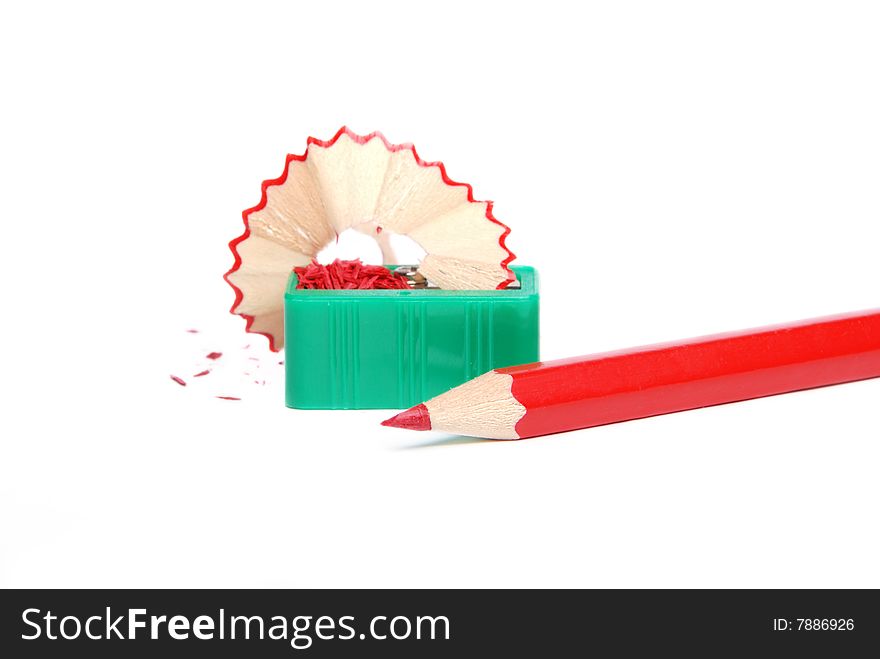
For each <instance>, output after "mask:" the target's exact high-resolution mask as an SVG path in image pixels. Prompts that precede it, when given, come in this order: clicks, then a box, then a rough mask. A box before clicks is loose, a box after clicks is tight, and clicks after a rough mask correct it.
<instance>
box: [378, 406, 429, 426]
mask: <svg viewBox="0 0 880 659" xmlns="http://www.w3.org/2000/svg"><path fill="white" fill-rule="evenodd" d="M382 425H383V426H389V427H390V428H405V429H406V430H430V429H431V415H430V414H429V413H428V408H427V407H425V405H424V404H419V405H416V406H415V407H411V408H409V409H408V410H404V411H403V412H401V413H400V414H397V415H395V416H393V417H391V418H390V419H385V420H384V421H383V422H382Z"/></svg>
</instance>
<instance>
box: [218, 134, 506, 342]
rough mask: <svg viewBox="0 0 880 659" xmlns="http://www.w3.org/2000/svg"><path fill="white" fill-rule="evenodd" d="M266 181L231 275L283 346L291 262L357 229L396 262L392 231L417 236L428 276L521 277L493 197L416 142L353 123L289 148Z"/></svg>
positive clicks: (251, 319) (460, 283) (253, 324)
mask: <svg viewBox="0 0 880 659" xmlns="http://www.w3.org/2000/svg"><path fill="white" fill-rule="evenodd" d="M262 189H263V195H262V199H261V201H260V203H259V204H258V205H257V206H255V207H253V208H251V209H249V210H246V211H244V213H243V219H244V223H245V231H244V233H243V234H242V235H241V236H239V237H238V238H236V239H235V240H233V241H232V242H231V243H230V249H231V250H232V252H233V254H234V255H235V263H234V265H233V267H232V269H231V270H230V271H229V272H228V273H226V280H227V282H229V284H230V285H231V286H232V287H233V288H234V289H235V292H236V299H235V303H234V304H233V307H232V312H233V313H237V314H239V315H241V316H243V317H244V318H246V319H247V330H248V331H250V332H255V333H259V334H264V335H265V336H267V337H268V339H269V343H270V347H271V348H272V349H273V350H279V349H280V348H281V347H282V345H283V340H284V335H283V323H284V321H283V308H282V307H283V293H284V288H285V284H286V282H287V278H288V275H289V274H290V271H291V269H292V268H294V267H297V266H299V267H304V266H308V264H310V263H311V262H312V261H313V260H314V259H315V257H316V256H317V254H318V252H320V251H321V250H322V249H323V248H324V247H326V246H327V245H328V244H330V243H331V242H332V241H333V240H335V239H336V238H337V237H338V236H339V235H340V234H342V233H343V232H344V231H346V230H348V229H356V230H358V231H361V232H363V233H365V234H367V235H370V236H372V237H373V238H375V239H376V241H377V242H378V244H379V246H380V248H381V250H382V254H383V261H384V262H385V263H392V262H393V261H394V255H393V252H392V250H391V248H390V241H389V234H398V235H404V236H408V237H409V238H411V239H412V240H414V241H415V242H416V243H418V244H419V245H420V246H421V247H422V248H423V249H424V250H425V252H426V257H425V259H424V261H423V264H422V266H421V269H423V275H424V276H425V277H427V278H428V279H430V280H431V281H432V282H433V283H435V284H436V285H437V286H438V287H440V288H446V289H454V290H464V289H500V288H504V287H506V286H507V285H508V284H509V283H511V282H512V281H514V279H515V278H514V276H513V273H512V272H511V270H510V269H509V268H508V264H509V263H510V262H511V261H512V260H513V258H514V255H513V253H512V252H510V250H508V249H507V247H506V245H505V239H506V237H507V234H508V233H509V232H510V230H509V229H508V228H507V227H506V226H505V225H504V224H502V223H501V222H499V221H498V220H497V219H495V217H494V216H493V214H492V202H487V201H477V200H475V199H474V198H473V192H472V189H471V186H470V185H468V184H465V183H457V182H455V181H453V180H451V179H450V178H449V177H448V176H447V175H446V170H445V168H444V166H443V164H442V163H440V162H426V161H424V160H422V159H421V158H419V156H418V154H417V153H416V150H415V148H414V147H413V146H412V145H411V144H391V143H389V142H388V141H387V140H386V139H385V138H384V137H383V136H382V135H381V134H380V133H371V134H369V135H366V136H361V135H357V134H355V133H353V132H352V131H350V130H348V129H347V128H345V127H343V128H342V129H340V130H339V132H337V133H336V135H335V136H334V137H333V138H332V139H331V140H329V141H322V140H316V139H314V138H309V140H308V147H307V148H306V152H305V153H304V154H303V155H289V156H288V157H287V162H286V164H285V168H284V172H283V174H282V175H281V176H280V177H279V178H277V179H274V180H270V181H265V182H264V183H263V186H262Z"/></svg>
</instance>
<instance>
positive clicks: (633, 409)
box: [383, 309, 880, 439]
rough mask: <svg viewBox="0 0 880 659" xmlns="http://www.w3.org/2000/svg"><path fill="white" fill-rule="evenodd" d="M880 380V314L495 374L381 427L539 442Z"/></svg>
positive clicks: (852, 315)
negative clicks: (696, 410)
mask: <svg viewBox="0 0 880 659" xmlns="http://www.w3.org/2000/svg"><path fill="white" fill-rule="evenodd" d="M873 377H880V309H875V310H871V311H862V312H855V313H849V314H842V315H838V316H829V317H826V318H818V319H813V320H805V321H799V322H795V323H790V324H786V325H774V326H771V327H764V328H758V329H752V330H743V331H740V332H731V333H727V334H718V335H713V336H706V337H699V338H695V339H686V340H684V341H678V342H672V343H663V344H657V345H651V346H642V347H638V348H631V349H628V350H620V351H616V352H608V353H602V354H597V355H590V356H586V357H574V358H572V359H563V360H558V361H550V362H538V363H536V364H526V365H522V366H513V367H511V368H502V369H497V370H495V371H490V372H488V373H486V374H484V375H481V376H480V377H478V378H475V379H473V380H471V381H470V382H466V383H465V384H463V385H461V386H459V387H456V388H454V389H451V390H450V391H447V392H446V393H444V394H441V395H439V396H437V397H435V398H432V399H431V400H429V401H427V402H425V403H422V404H420V405H417V406H416V407H413V408H411V409H409V410H405V411H404V412H401V413H400V414H398V415H396V416H394V417H392V418H391V419H388V420H387V421H384V422H383V425H387V426H392V427H399V428H408V429H410V430H439V431H443V432H450V433H456V434H460V435H470V436H474V437H486V438H489V439H524V438H526V437H534V436H537V435H545V434H549V433H556V432H565V431H568V430H576V429H579V428H589V427H592V426H598V425H603V424H607V423H615V422H618V421H627V420H629V419H637V418H642V417H648V416H654V415H658V414H667V413H670V412H679V411H682V410H689V409H694V408H698V407H707V406H710V405H720V404H723V403H731V402H735V401H741V400H748V399H750V398H759V397H762V396H772V395H775V394H781V393H786V392H791V391H798V390H802V389H811V388H814V387H822V386H826V385H832V384H840V383H844V382H852V381H855V380H863V379H867V378H873Z"/></svg>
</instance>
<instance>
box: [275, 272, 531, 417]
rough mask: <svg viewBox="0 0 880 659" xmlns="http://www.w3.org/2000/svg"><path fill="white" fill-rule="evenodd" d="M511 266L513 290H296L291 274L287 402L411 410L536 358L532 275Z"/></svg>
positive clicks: (287, 311)
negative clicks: (493, 372)
mask: <svg viewBox="0 0 880 659" xmlns="http://www.w3.org/2000/svg"><path fill="white" fill-rule="evenodd" d="M389 267H393V266H389ZM511 270H513V272H514V274H515V275H516V278H517V281H518V285H519V287H518V288H508V289H506V290H493V291H450V290H441V289H437V288H412V289H410V290H311V289H298V288H297V284H298V279H297V276H296V274H295V273H291V275H290V279H289V280H288V282H287V290H286V292H285V294H284V346H285V348H284V350H285V360H284V365H285V392H286V398H287V406H288V407H295V408H298V409H309V410H358V409H386V408H406V407H412V406H413V405H417V404H418V403H421V402H422V401H425V400H427V399H429V398H432V397H434V396H436V395H437V394H440V393H443V392H444V391H446V390H448V389H451V388H452V387H455V386H458V385H460V384H462V383H463V382H466V381H467V380H470V379H472V378H475V377H477V376H478V375H482V374H483V373H485V372H486V371H490V370H492V369H493V368H501V367H504V366H513V365H516V364H527V363H530V362H536V361H538V359H539V355H538V327H539V318H538V277H537V273H536V272H535V270H534V269H533V268H530V267H527V266H518V267H512V268H511ZM515 285H516V284H514V286H515Z"/></svg>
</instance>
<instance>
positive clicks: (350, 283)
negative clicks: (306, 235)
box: [293, 259, 409, 290]
mask: <svg viewBox="0 0 880 659" xmlns="http://www.w3.org/2000/svg"><path fill="white" fill-rule="evenodd" d="M293 271H294V272H295V273H296V276H297V277H298V278H299V283H298V284H297V286H296V287H297V288H308V289H318V290H366V289H376V288H384V289H389V288H393V289H404V288H409V284H408V283H407V279H406V277H403V276H401V275H398V274H395V273H393V272H391V271H390V270H389V269H388V268H384V267H382V266H381V265H365V264H363V263H361V260H360V259H355V260H354V261H340V260H339V259H336V260H335V261H333V263H330V264H329V265H321V264H320V263H318V262H317V261H312V262H311V263H309V264H308V265H307V266H303V267H297V268H294V269H293Z"/></svg>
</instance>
